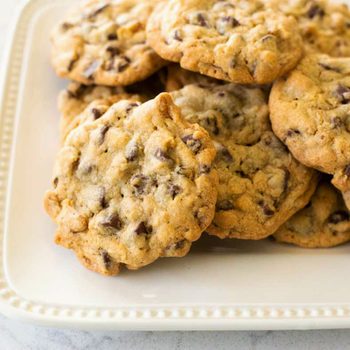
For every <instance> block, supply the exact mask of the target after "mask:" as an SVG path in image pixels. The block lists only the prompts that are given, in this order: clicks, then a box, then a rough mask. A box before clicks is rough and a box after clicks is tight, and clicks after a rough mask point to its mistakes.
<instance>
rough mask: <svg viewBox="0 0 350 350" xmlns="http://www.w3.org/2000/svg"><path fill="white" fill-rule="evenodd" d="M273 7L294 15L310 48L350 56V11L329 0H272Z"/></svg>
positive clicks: (308, 49) (307, 47) (339, 55)
mask: <svg viewBox="0 0 350 350" xmlns="http://www.w3.org/2000/svg"><path fill="white" fill-rule="evenodd" d="M268 1H269V3H271V4H272V6H273V8H275V9H278V10H280V11H282V12H283V13H284V14H286V15H290V16H293V17H294V18H295V19H296V20H297V22H298V24H299V28H300V32H301V35H302V37H303V41H304V45H305V48H306V49H307V51H309V52H310V51H316V52H320V53H325V54H328V55H331V56H335V57H345V56H350V26H349V23H350V11H349V8H348V6H347V5H345V4H342V5H340V4H336V3H334V2H331V1H327V0H312V1H310V0H287V1H285V0H284V1H281V0H272V1H271V0H268Z"/></svg>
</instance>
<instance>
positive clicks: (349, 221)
mask: <svg viewBox="0 0 350 350" xmlns="http://www.w3.org/2000/svg"><path fill="white" fill-rule="evenodd" d="M274 238H275V239H276V240H277V241H278V242H281V243H291V244H294V245H297V246H300V247H304V248H329V247H334V246H337V245H339V244H343V243H345V242H348V241H350V215H349V211H348V210H347V208H346V206H345V203H344V200H343V198H342V196H341V193H340V192H339V191H337V190H336V189H335V188H334V187H333V186H332V185H331V184H330V183H329V182H326V181H324V182H322V183H320V185H319V186H318V188H317V190H316V192H315V194H314V195H313V196H312V198H311V201H310V203H309V204H308V205H307V206H306V207H305V208H304V209H302V210H301V211H299V212H298V213H296V214H295V215H294V216H293V217H292V218H291V219H289V220H288V221H287V222H286V223H285V224H284V225H283V226H281V227H280V228H279V229H278V231H277V232H276V233H275V234H274Z"/></svg>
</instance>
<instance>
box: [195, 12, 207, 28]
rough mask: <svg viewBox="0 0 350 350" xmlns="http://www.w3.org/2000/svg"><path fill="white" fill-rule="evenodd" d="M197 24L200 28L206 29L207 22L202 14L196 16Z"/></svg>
mask: <svg viewBox="0 0 350 350" xmlns="http://www.w3.org/2000/svg"><path fill="white" fill-rule="evenodd" d="M197 23H198V24H199V25H200V26H202V27H208V21H207V19H206V18H205V15H204V14H202V13H198V14H197Z"/></svg>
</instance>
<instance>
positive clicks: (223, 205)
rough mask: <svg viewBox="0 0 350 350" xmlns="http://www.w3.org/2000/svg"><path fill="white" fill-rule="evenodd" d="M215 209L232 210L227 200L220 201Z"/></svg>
mask: <svg viewBox="0 0 350 350" xmlns="http://www.w3.org/2000/svg"><path fill="white" fill-rule="evenodd" d="M216 208H217V209H218V210H232V209H233V208H234V206H233V203H232V202H231V201H230V200H228V199H225V200H223V201H220V202H218V203H217V204H216Z"/></svg>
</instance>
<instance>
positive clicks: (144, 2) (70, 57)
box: [52, 0, 165, 86]
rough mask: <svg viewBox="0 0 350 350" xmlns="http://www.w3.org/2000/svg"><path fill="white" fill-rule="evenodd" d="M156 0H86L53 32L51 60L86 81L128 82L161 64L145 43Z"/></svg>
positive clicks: (72, 76)
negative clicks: (147, 27)
mask: <svg viewBox="0 0 350 350" xmlns="http://www.w3.org/2000/svg"><path fill="white" fill-rule="evenodd" d="M157 2H158V1H157V0H108V1H107V0H102V1H100V0H89V1H87V2H86V1H85V2H82V3H81V4H80V5H79V6H78V7H77V8H76V9H74V10H73V11H72V12H71V13H70V14H68V15H67V16H66V18H65V19H64V20H63V21H62V22H61V23H60V24H59V25H58V26H57V28H56V29H55V30H54V32H53V34H52V64H53V67H54V69H55V71H56V73H57V74H58V75H59V76H60V77H63V78H69V79H71V80H75V81H78V82H80V83H83V84H98V85H110V86H118V85H129V84H133V83H135V82H137V81H141V80H144V79H146V78H147V77H149V76H150V75H152V74H153V73H154V72H156V71H157V70H158V69H160V68H161V67H162V66H163V65H165V62H164V60H162V59H161V58H160V57H159V56H158V55H157V54H156V53H155V51H154V50H153V49H152V48H151V47H150V46H148V45H147V43H146V32H145V27H146V22H147V19H148V17H149V15H150V14H151V12H152V10H153V8H154V5H155V4H156V3H157Z"/></svg>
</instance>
